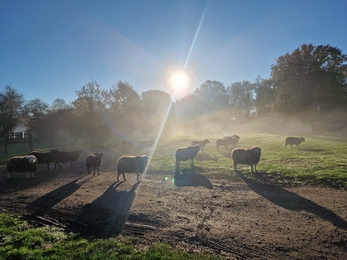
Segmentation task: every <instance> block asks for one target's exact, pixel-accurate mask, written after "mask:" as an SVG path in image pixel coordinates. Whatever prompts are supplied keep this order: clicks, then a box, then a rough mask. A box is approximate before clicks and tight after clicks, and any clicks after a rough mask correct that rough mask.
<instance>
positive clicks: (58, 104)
mask: <svg viewBox="0 0 347 260" xmlns="http://www.w3.org/2000/svg"><path fill="white" fill-rule="evenodd" d="M71 107H72V106H71V105H69V104H67V103H66V101H65V100H64V99H62V98H57V99H55V100H54V101H53V102H52V105H51V106H50V109H51V111H52V112H57V111H59V110H66V109H70V108H71Z"/></svg>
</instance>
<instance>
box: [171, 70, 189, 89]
mask: <svg viewBox="0 0 347 260" xmlns="http://www.w3.org/2000/svg"><path fill="white" fill-rule="evenodd" d="M188 83H189V78H188V76H187V74H186V73H184V72H183V71H175V72H174V73H172V75H171V78H170V84H171V86H172V87H173V88H174V90H175V92H183V91H184V90H185V89H186V88H187V87H188Z"/></svg>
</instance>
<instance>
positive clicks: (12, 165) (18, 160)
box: [6, 155, 38, 179]
mask: <svg viewBox="0 0 347 260" xmlns="http://www.w3.org/2000/svg"><path fill="white" fill-rule="evenodd" d="M37 164H38V160H37V158H36V157H35V156H34V155H28V156H15V157H12V158H10V159H9V160H8V161H7V164H6V167H7V172H8V174H7V178H8V179H10V178H12V174H13V172H27V178H34V177H35V176H34V172H35V171H36V170H37Z"/></svg>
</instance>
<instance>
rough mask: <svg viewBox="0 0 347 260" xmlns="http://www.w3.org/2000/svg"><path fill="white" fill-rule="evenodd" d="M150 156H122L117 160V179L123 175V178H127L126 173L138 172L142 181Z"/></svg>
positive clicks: (138, 179) (139, 180) (138, 176)
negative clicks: (142, 174)
mask: <svg viewBox="0 0 347 260" xmlns="http://www.w3.org/2000/svg"><path fill="white" fill-rule="evenodd" d="M148 162H149V158H148V156H147V155H142V156H122V157H120V158H119V159H118V161H117V171H118V173H117V181H119V176H120V175H121V174H122V175H123V180H126V178H125V173H136V174H137V181H138V182H141V181H142V178H141V173H144V172H145V171H146V168H147V165H148Z"/></svg>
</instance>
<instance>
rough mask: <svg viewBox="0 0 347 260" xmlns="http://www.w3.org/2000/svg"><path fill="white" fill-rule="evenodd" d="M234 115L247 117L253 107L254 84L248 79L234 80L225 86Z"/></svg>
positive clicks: (242, 117)
mask: <svg viewBox="0 0 347 260" xmlns="http://www.w3.org/2000/svg"><path fill="white" fill-rule="evenodd" d="M227 93H228V97H229V103H230V106H231V109H232V111H233V114H234V117H238V118H241V119H245V118H248V117H249V116H250V115H251V112H252V110H253V109H254V100H255V85H254V84H253V83H251V82H249V81H242V82H235V83H233V84H231V85H230V86H228V87H227Z"/></svg>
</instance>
